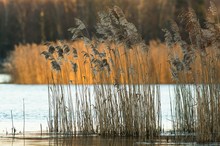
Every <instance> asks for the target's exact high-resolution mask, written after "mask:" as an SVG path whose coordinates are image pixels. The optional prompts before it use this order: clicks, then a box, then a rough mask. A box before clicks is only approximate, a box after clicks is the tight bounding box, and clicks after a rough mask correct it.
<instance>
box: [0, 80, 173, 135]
mask: <svg viewBox="0 0 220 146" xmlns="http://www.w3.org/2000/svg"><path fill="white" fill-rule="evenodd" d="M169 88H172V86H171V85H161V87H160V89H161V106H162V107H161V108H162V117H163V119H162V122H163V126H164V127H165V129H170V127H171V123H170V121H169V119H170V108H169V106H170V100H169V99H170V95H169ZM72 89H74V88H72ZM47 90H48V89H47V85H17V84H0V101H1V102H0V104H1V105H0V133H5V132H6V131H8V132H11V127H12V118H11V111H12V115H13V123H14V127H15V128H16V130H17V132H19V131H21V132H22V131H23V100H24V103H25V131H39V130H40V124H42V128H43V130H46V129H47V118H48V92H47Z"/></svg>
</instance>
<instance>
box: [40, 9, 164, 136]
mask: <svg viewBox="0 0 220 146" xmlns="http://www.w3.org/2000/svg"><path fill="white" fill-rule="evenodd" d="M75 21H76V27H74V28H70V29H69V31H70V32H71V33H72V35H73V36H72V39H73V41H76V40H82V41H83V42H84V44H85V50H81V52H79V50H76V49H75V48H73V47H70V46H69V45H67V44H65V43H64V44H60V45H54V44H50V43H49V44H47V45H48V49H47V50H44V51H43V52H42V53H41V54H42V55H44V57H45V59H46V60H48V62H49V63H50V65H51V68H52V69H53V70H54V73H53V77H52V78H51V79H50V80H52V82H54V84H52V85H49V95H50V96H49V107H50V108H49V111H50V112H49V113H51V114H50V115H49V127H50V131H51V132H62V133H65V134H66V133H72V134H73V133H75V134H76V133H77V131H78V132H81V133H82V134H94V133H97V134H101V135H107V136H146V137H147V138H149V139H153V138H155V137H157V136H159V134H160V130H161V111H160V94H159V86H157V85H145V84H142V83H143V81H144V82H147V81H148V80H149V78H148V75H147V74H148V70H147V67H148V61H149V60H148V59H147V58H146V57H143V54H142V55H141V52H139V51H140V50H142V51H143V52H146V55H147V52H148V48H147V46H146V44H145V43H144V42H143V40H142V38H141V37H140V35H139V34H138V32H137V30H136V27H135V26H134V25H133V24H132V23H130V22H128V21H127V19H126V18H125V16H124V14H123V12H122V10H121V9H120V8H119V7H116V6H115V7H113V8H112V9H109V11H108V12H101V13H99V21H98V23H97V26H96V29H97V37H93V38H91V37H90V36H89V34H88V33H87V30H86V26H85V24H84V23H83V22H82V21H81V20H79V19H75ZM100 46H102V47H100ZM138 49H139V50H138ZM130 52H132V54H130ZM80 53H81V54H82V55H83V60H79V58H78V56H79V54H80ZM131 55H135V56H133V57H131ZM69 58H72V59H69ZM143 59H146V60H143ZM79 61H82V62H83V64H79ZM134 62H136V63H138V64H136V66H135V64H134ZM65 64H70V65H71V69H72V71H70V70H69V69H68V66H66V65H65ZM62 71H63V72H62ZM69 72H72V73H73V74H74V79H73V80H71V82H69V84H68V87H64V85H62V83H63V80H65V79H66V78H64V77H65V76H66V75H67V74H68V73H69ZM78 72H79V73H78ZM143 73H145V74H143ZM84 74H85V75H87V76H84ZM78 75H81V76H78ZM87 77H89V78H87ZM77 80H81V82H82V83H83V84H82V85H77V84H76V83H78V81H77ZM88 80H89V83H93V85H88V84H86V83H88ZM69 81H70V80H69ZM106 83H111V84H106ZM72 84H74V86H72ZM71 88H74V89H72V90H71ZM73 92H74V93H73Z"/></svg>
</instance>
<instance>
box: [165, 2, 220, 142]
mask: <svg viewBox="0 0 220 146" xmlns="http://www.w3.org/2000/svg"><path fill="white" fill-rule="evenodd" d="M217 11H218V9H217V7H216V6H215V4H214V2H212V1H211V2H210V8H209V9H208V12H207V19H206V22H205V27H201V25H200V23H199V20H198V19H197V16H196V13H195V12H194V10H193V9H190V8H189V9H188V11H187V12H185V13H184V14H182V15H181V18H182V22H183V24H184V27H185V30H186V33H188V38H187V39H184V38H182V35H181V31H180V29H179V27H178V25H177V24H176V23H175V22H171V31H172V32H170V31H168V30H165V32H166V33H165V36H166V40H167V44H168V46H169V47H170V48H171V52H170V53H169V54H170V64H171V73H172V77H173V79H174V80H175V81H176V83H178V84H179V83H182V82H184V83H186V82H188V79H189V77H190V78H191V80H192V81H193V82H192V83H193V84H192V85H187V84H182V85H177V86H176V89H175V99H174V100H175V101H174V103H173V108H172V109H173V116H174V129H175V130H176V131H178V130H179V131H180V132H187V133H191V134H193V135H195V137H196V141H197V142H214V141H220V138H219V134H220V133H219V116H220V115H219V74H220V72H219V18H218V16H217V13H218V12H217ZM175 45H179V46H180V50H181V51H180V52H181V56H178V55H177V53H175V51H174V52H173V51H172V48H173V46H175ZM174 109H175V110H174Z"/></svg>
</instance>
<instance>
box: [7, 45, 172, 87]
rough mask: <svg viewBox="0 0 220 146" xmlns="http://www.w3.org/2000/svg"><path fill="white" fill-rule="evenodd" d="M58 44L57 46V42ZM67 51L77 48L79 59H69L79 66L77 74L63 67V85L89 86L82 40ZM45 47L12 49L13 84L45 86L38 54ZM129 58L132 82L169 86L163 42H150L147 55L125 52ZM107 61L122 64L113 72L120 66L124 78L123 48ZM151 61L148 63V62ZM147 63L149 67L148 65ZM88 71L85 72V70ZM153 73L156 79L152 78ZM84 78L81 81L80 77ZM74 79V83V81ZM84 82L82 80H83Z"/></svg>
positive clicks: (46, 70) (45, 70)
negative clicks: (133, 74)
mask: <svg viewBox="0 0 220 146" xmlns="http://www.w3.org/2000/svg"><path fill="white" fill-rule="evenodd" d="M57 44H59V43H57ZM68 45H69V46H70V48H76V50H77V52H78V58H74V57H73V56H68V60H71V61H73V62H75V63H77V65H78V72H77V73H76V74H75V73H73V72H72V67H71V64H68V63H67V64H64V66H65V67H63V70H62V74H63V76H64V78H65V79H64V83H68V82H69V81H70V80H72V81H73V82H74V83H77V84H82V83H89V84H92V83H93V80H92V79H91V78H92V73H91V72H92V71H91V69H90V68H89V67H88V66H89V60H88V61H87V63H84V56H83V55H84V54H83V53H82V52H83V51H86V50H87V49H86V47H85V45H84V43H83V42H82V41H78V42H74V43H68ZM104 47H105V45H104V44H103V45H101V46H100V47H99V50H103V48H104ZM46 48H47V47H46V46H44V45H36V44H30V45H18V46H16V47H15V50H14V51H13V52H12V54H11V56H10V58H9V62H10V64H8V70H9V71H10V73H11V75H12V77H13V81H14V83H21V84H47V83H48V78H51V77H52V74H53V73H51V71H50V68H51V66H50V63H47V62H46V61H45V59H44V56H43V55H40V53H41V52H42V51H45V50H46ZM127 53H128V54H127V55H128V57H129V59H130V62H129V63H130V65H131V66H132V69H131V70H133V71H135V74H136V75H135V76H134V77H133V81H135V82H136V83H172V80H171V75H170V73H169V64H168V49H167V48H166V46H165V45H164V44H162V43H159V42H156V41H151V42H150V45H149V52H148V53H147V52H146V51H143V50H142V49H140V48H138V47H137V48H134V49H131V50H129V51H128V52H127ZM107 55H108V58H107V59H108V61H109V60H110V59H111V60H112V61H114V62H120V60H121V62H122V65H121V66H119V64H116V66H115V70H118V71H119V68H120V67H122V68H123V69H122V70H123V71H124V72H125V76H127V74H126V73H127V72H128V71H127V68H126V66H125V64H124V63H125V60H126V58H125V49H124V48H123V47H119V48H118V51H117V52H116V55H117V56H115V57H112V58H111V56H114V54H113V53H112V52H111V53H108V52H107ZM148 62H150V63H148ZM147 63H148V64H147ZM86 68H87V71H85V69H86ZM155 74H156V76H155ZM145 75H148V76H151V78H148V79H147V78H146V79H145V80H142V77H141V76H145ZM110 76H112V77H111V78H112V79H113V78H114V76H115V75H114V73H111V74H110ZM82 77H83V78H82ZM76 78H77V82H75V81H76ZM82 79H84V80H82ZM96 81H97V82H99V83H110V84H111V83H114V82H113V81H111V80H110V79H109V80H105V81H102V80H101V79H99V78H97V80H96ZM119 81H121V82H124V83H126V82H127V83H128V80H123V79H119Z"/></svg>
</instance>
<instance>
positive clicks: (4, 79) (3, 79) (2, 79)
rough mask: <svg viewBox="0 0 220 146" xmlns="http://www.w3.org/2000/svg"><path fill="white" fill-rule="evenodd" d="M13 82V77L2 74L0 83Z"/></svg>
mask: <svg viewBox="0 0 220 146" xmlns="http://www.w3.org/2000/svg"><path fill="white" fill-rule="evenodd" d="M10 81H11V76H10V75H8V74H0V83H8V82H10Z"/></svg>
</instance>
